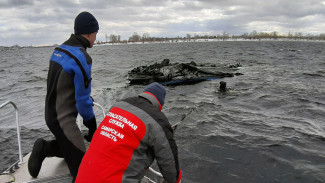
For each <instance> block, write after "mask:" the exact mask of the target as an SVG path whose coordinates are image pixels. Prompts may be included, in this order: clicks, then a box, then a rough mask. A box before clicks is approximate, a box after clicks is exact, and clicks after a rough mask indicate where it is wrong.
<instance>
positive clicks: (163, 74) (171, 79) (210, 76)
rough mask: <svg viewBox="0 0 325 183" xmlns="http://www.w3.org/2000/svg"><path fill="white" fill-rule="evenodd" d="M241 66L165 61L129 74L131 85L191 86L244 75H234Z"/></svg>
mask: <svg viewBox="0 0 325 183" xmlns="http://www.w3.org/2000/svg"><path fill="white" fill-rule="evenodd" d="M238 67H241V65H240V64H239V63H238V64H236V65H229V66H222V67H217V66H216V65H211V64H210V65H204V64H200V65H198V64H196V63H195V62H193V61H192V62H190V63H174V64H171V63H170V61H169V59H164V60H163V61H162V62H161V63H154V64H152V65H148V66H139V67H136V68H134V69H132V70H131V71H129V73H128V80H129V81H130V84H131V85H136V84H139V85H147V84H149V83H152V82H158V83H160V84H162V85H166V86H177V85H189V84H196V83H199V82H202V81H208V80H214V79H220V78H224V77H233V76H235V75H242V74H241V73H234V71H236V70H238Z"/></svg>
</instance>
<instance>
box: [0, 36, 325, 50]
mask: <svg viewBox="0 0 325 183" xmlns="http://www.w3.org/2000/svg"><path fill="white" fill-rule="evenodd" d="M236 41H238V42H242V41H247V42H259V41H274V42H276V41H289V42H325V40H321V39H319V40H318V39H312V40H310V39H291V38H276V39H274V38H261V39H243V38H240V39H239V38H238V39H237V38H236V39H233V38H228V39H191V40H175V39H166V40H163V41H137V42H117V43H112V42H107V43H101V44H95V45H94V46H107V45H137V44H139V45H141V44H161V43H196V42H200V43H202V42H236ZM56 46H59V45H58V44H54V45H45V46H19V45H13V46H0V51H3V50H15V49H22V48H45V47H56Z"/></svg>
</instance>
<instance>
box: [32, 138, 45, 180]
mask: <svg viewBox="0 0 325 183" xmlns="http://www.w3.org/2000/svg"><path fill="white" fill-rule="evenodd" d="M46 143H47V142H46V141H45V140H44V139H37V140H36V141H35V143H34V146H33V150H32V154H31V155H30V157H29V159H28V171H29V174H30V175H31V176H32V177H34V178H36V177H37V176H38V174H39V171H40V170H41V166H42V163H43V161H44V159H45V157H46V156H47V154H46Z"/></svg>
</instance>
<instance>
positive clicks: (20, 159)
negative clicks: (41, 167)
mask: <svg viewBox="0 0 325 183" xmlns="http://www.w3.org/2000/svg"><path fill="white" fill-rule="evenodd" d="M8 104H11V105H13V106H14V108H15V111H16V125H17V138H18V151H19V163H18V164H23V163H25V162H23V154H22V152H21V139H20V126H19V116H18V108H17V106H16V104H15V103H13V102H12V101H7V102H5V103H3V104H1V105H0V109H1V108H3V107H4V106H6V105H8Z"/></svg>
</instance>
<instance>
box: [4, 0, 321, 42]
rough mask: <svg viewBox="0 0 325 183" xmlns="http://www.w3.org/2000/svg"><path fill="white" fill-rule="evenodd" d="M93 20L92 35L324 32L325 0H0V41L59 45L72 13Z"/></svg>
mask: <svg viewBox="0 0 325 183" xmlns="http://www.w3.org/2000/svg"><path fill="white" fill-rule="evenodd" d="M82 11H89V12H90V13H92V14H93V15H94V16H95V17H96V19H97V20H98V22H99V27H100V29H99V33H98V35H97V40H100V41H105V40H106V39H105V35H106V34H107V35H110V34H115V35H120V36H121V39H122V40H127V39H128V38H129V37H130V36H132V34H133V33H134V32H136V33H138V34H139V35H140V36H142V35H143V33H149V35H150V36H151V37H176V36H180V37H185V36H186V34H191V35H192V36H193V35H194V34H198V35H206V34H207V35H218V34H222V33H223V32H224V31H226V32H227V33H229V34H230V35H233V34H235V35H240V34H243V33H245V32H248V33H250V32H252V31H253V30H256V31H257V32H273V31H277V32H279V33H283V34H288V32H292V33H295V32H301V33H304V34H307V33H310V34H321V33H325V0H197V1H194V0H167V1H165V0H0V12H1V16H0V45H2V46H10V45H15V44H18V45H21V46H29V45H33V46H39V45H52V44H61V43H62V42H63V41H65V40H66V39H67V38H69V36H70V34H71V33H73V31H74V30H73V23H74V19H75V17H76V15H77V14H78V13H80V12H82Z"/></svg>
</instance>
